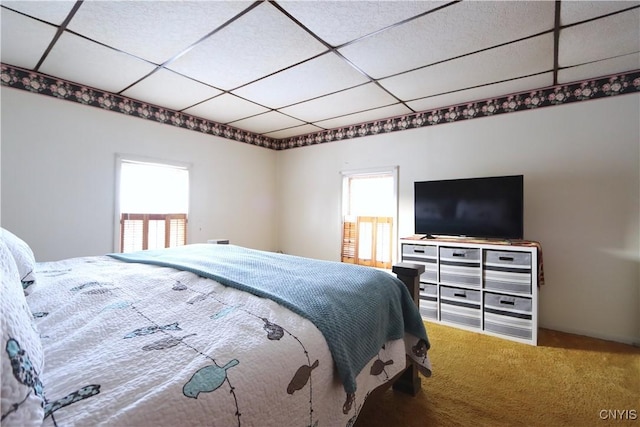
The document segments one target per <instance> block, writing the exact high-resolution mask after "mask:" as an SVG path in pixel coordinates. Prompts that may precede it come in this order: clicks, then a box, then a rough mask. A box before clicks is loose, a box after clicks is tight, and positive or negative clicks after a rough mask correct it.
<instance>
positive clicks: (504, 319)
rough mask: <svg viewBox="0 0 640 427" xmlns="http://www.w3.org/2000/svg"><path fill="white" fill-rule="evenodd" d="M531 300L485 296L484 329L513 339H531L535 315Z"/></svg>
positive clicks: (493, 295) (489, 293) (515, 297)
mask: <svg viewBox="0 0 640 427" xmlns="http://www.w3.org/2000/svg"><path fill="white" fill-rule="evenodd" d="M532 307H533V304H532V300H531V298H525V297H517V296H511V295H502V294H494V293H492V292H486V293H485V294H484V329H485V330H487V331H491V332H495V333H498V334H503V335H510V336H512V337H517V338H524V339H531V337H532V333H533V313H532Z"/></svg>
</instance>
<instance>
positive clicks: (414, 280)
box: [376, 262, 425, 396]
mask: <svg viewBox="0 0 640 427" xmlns="http://www.w3.org/2000/svg"><path fill="white" fill-rule="evenodd" d="M424 270H425V267H424V265H421V264H413V263H408V262H400V263H398V264H395V265H394V266H393V268H392V270H391V271H393V273H395V275H396V276H398V279H400V280H401V281H402V283H404V285H405V286H406V287H407V289H408V290H409V294H410V295H411V297H412V298H413V302H414V303H415V304H416V305H417V306H418V308H420V275H421V274H422V273H424ZM390 384H392V386H393V389H394V390H397V391H401V392H403V393H407V394H410V395H412V396H415V395H416V394H418V391H420V387H421V384H420V377H419V376H418V369H416V367H415V366H414V365H413V362H412V361H411V359H410V358H409V357H407V367H406V368H405V370H404V371H402V372H400V373H399V374H398V375H396V376H395V378H394V379H392V381H390ZM386 388H387V387H384V389H386ZM376 392H377V390H376Z"/></svg>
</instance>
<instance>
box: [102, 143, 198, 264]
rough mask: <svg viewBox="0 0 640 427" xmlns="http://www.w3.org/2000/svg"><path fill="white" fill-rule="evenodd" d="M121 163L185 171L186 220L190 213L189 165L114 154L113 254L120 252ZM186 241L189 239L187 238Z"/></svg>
mask: <svg viewBox="0 0 640 427" xmlns="http://www.w3.org/2000/svg"><path fill="white" fill-rule="evenodd" d="M123 162H138V163H151V164H157V165H166V166H174V167H176V168H183V169H186V170H187V171H188V173H189V195H188V203H187V205H188V206H187V212H186V213H187V218H188V215H189V212H190V211H191V197H190V195H191V166H192V165H191V163H185V162H179V161H175V160H166V159H160V158H157V157H146V156H138V155H135V154H124V153H116V156H115V180H114V181H115V191H114V194H115V199H114V211H113V220H114V223H113V252H120V214H121V212H120V176H121V173H122V163H123ZM187 231H188V229H187ZM187 241H189V238H188V236H187Z"/></svg>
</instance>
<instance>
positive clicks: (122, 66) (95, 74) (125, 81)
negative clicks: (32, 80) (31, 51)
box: [40, 33, 155, 93]
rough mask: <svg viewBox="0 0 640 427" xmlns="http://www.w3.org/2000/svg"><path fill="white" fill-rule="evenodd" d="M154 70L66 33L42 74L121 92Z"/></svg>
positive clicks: (144, 63)
mask: <svg viewBox="0 0 640 427" xmlns="http://www.w3.org/2000/svg"><path fill="white" fill-rule="evenodd" d="M154 68H155V67H154V66H153V65H151V64H149V63H147V62H144V61H141V60H139V59H136V58H134V57H132V56H130V55H127V54H124V53H121V52H118V51H115V50H113V49H109V48H107V47H104V46H101V45H99V44H96V43H93V42H91V41H88V40H86V39H83V38H81V37H78V36H75V35H72V34H70V33H64V34H62V36H60V39H59V40H58V42H57V43H56V44H55V45H54V46H53V49H51V52H50V53H49V56H47V59H45V61H44V63H43V64H42V67H41V68H40V71H42V72H43V73H46V74H50V75H53V76H56V77H59V78H62V79H66V80H70V81H72V82H75V83H79V84H83V85H88V86H92V87H95V88H98V89H103V90H107V91H110V92H115V93H118V92H119V91H121V90H122V89H124V88H125V87H127V86H129V85H130V84H131V83H133V82H135V81H136V80H138V79H139V78H141V77H143V76H144V75H146V74H148V73H150V72H151V71H152V70H153V69H154Z"/></svg>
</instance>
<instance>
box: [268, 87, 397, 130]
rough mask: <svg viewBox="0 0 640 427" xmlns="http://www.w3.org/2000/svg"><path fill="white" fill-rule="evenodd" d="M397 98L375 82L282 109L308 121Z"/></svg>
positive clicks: (364, 108)
mask: <svg viewBox="0 0 640 427" xmlns="http://www.w3.org/2000/svg"><path fill="white" fill-rule="evenodd" d="M396 102H397V100H396V99H394V98H393V97H392V96H391V95H389V94H388V93H386V92H385V91H384V90H382V89H380V88H379V87H378V86H376V85H375V84H373V83H369V84H366V85H363V86H358V87H356V88H353V89H348V90H345V91H342V92H338V93H334V94H332V95H327V96H324V97H322V98H317V99H314V100H311V101H307V102H303V103H301V104H296V105H292V106H291V107H286V108H283V109H281V110H280V111H282V112H283V113H286V114H289V115H291V116H293V117H298V118H299V119H300V120H304V121H307V122H315V121H318V120H326V119H330V118H334V117H338V116H342V115H345V114H351V113H356V112H360V111H363V110H368V109H371V108H376V107H383V106H386V105H390V104H394V103H396Z"/></svg>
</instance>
